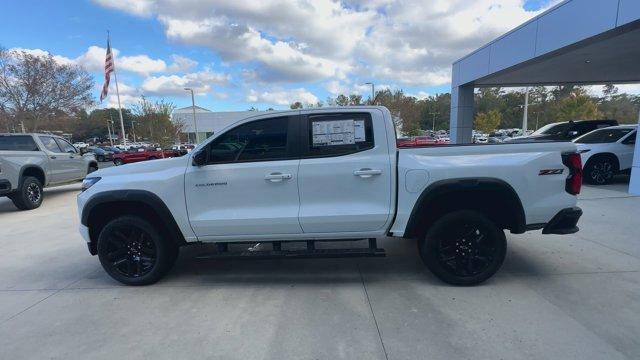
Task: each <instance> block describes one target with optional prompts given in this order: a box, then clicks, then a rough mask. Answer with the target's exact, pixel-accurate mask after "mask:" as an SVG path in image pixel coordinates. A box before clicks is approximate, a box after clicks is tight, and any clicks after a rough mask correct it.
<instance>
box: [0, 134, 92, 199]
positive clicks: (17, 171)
mask: <svg viewBox="0 0 640 360" xmlns="http://www.w3.org/2000/svg"><path fill="white" fill-rule="evenodd" d="M96 170H98V163H97V162H96V159H95V157H94V156H93V155H86V156H82V155H80V154H79V151H78V149H76V148H75V147H74V146H73V145H71V143H69V142H68V141H67V140H65V139H63V138H61V137H58V136H54V135H49V134H0V196H7V197H9V199H11V201H12V202H13V203H14V204H15V206H16V207H17V208H18V209H20V210H31V209H35V208H37V207H39V206H40V205H41V204H42V200H43V197H44V193H43V191H42V189H43V188H44V187H49V186H55V185H63V184H67V183H71V182H75V181H80V180H82V179H84V178H85V176H86V175H87V174H89V173H92V172H94V171H96Z"/></svg>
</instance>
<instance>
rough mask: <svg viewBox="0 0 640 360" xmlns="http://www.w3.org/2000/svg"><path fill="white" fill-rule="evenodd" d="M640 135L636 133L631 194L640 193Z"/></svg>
mask: <svg viewBox="0 0 640 360" xmlns="http://www.w3.org/2000/svg"><path fill="white" fill-rule="evenodd" d="M638 128H639V129H640V115H638ZM638 139H640V136H638V134H637V133H636V145H635V147H636V149H635V152H634V154H633V167H632V168H631V182H630V183H629V194H633V195H640V146H638Z"/></svg>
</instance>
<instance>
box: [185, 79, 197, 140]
mask: <svg viewBox="0 0 640 360" xmlns="http://www.w3.org/2000/svg"><path fill="white" fill-rule="evenodd" d="M184 89H185V90H186V91H191V108H192V109H193V129H194V130H195V132H196V145H197V144H199V143H200V137H199V136H198V122H197V121H196V99H195V98H194V97H193V89H192V88H184Z"/></svg>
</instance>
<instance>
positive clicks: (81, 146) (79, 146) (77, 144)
mask: <svg viewBox="0 0 640 360" xmlns="http://www.w3.org/2000/svg"><path fill="white" fill-rule="evenodd" d="M73 146H74V147H75V148H76V149H78V150H82V149H84V148H86V147H88V146H89V144H87V143H85V142H82V141H80V142H77V143H73Z"/></svg>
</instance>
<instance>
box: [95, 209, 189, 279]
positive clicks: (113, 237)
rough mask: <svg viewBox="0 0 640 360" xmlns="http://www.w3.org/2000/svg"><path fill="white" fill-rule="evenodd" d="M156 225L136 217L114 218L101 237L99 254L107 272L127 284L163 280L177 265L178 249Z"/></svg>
mask: <svg viewBox="0 0 640 360" xmlns="http://www.w3.org/2000/svg"><path fill="white" fill-rule="evenodd" d="M156 228H157V226H154V225H152V224H151V223H149V222H148V221H146V220H144V219H142V218H140V217H136V216H122V217H119V218H116V219H114V220H112V221H110V222H109V223H108V224H107V225H106V226H105V227H104V228H103V229H102V231H101V232H100V236H99V238H98V257H99V258H100V263H101V264H102V267H103V268H104V269H105V271H106V272H107V273H108V274H109V275H110V276H111V277H112V278H114V279H115V280H118V281H120V282H121V283H123V284H127V285H147V284H152V283H155V282H156V281H158V280H160V279H161V278H162V277H163V276H164V275H165V274H166V273H167V272H168V271H169V270H170V269H171V267H172V266H173V263H174V262H175V259H176V256H177V254H178V248H177V246H175V244H174V243H172V242H171V241H170V240H169V239H167V238H166V237H164V236H162V235H161V232H159V231H158V230H157V229H156Z"/></svg>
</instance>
